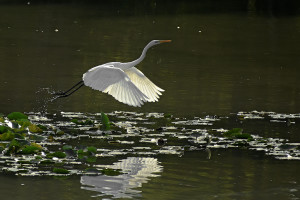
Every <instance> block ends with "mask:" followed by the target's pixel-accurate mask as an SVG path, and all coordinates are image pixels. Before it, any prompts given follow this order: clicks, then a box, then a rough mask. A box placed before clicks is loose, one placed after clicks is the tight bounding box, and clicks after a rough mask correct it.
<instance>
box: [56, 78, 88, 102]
mask: <svg viewBox="0 0 300 200" xmlns="http://www.w3.org/2000/svg"><path fill="white" fill-rule="evenodd" d="M82 82H83V81H82ZM77 85H79V83H78V84H76V85H75V86H77ZM75 86H73V87H72V88H71V89H73V88H74V87H75ZM82 86H84V83H81V85H79V86H78V87H77V88H76V89H75V90H73V91H72V92H70V93H67V92H69V91H70V90H71V89H70V90H68V91H66V92H65V93H63V94H62V95H59V96H58V98H63V97H68V96H70V95H71V94H73V93H74V92H76V91H77V90H79V88H81V87H82Z"/></svg>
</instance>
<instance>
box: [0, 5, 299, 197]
mask: <svg viewBox="0 0 300 200" xmlns="http://www.w3.org/2000/svg"><path fill="white" fill-rule="evenodd" d="M20 2H21V3H18V4H10V3H8V4H5V3H1V4H0V12H1V18H0V36H1V40H0V60H1V64H0V72H1V80H0V97H1V101H0V109H1V110H0V112H1V113H4V115H7V114H8V113H10V112H13V111H20V112H26V113H34V114H32V115H35V114H36V113H42V115H43V113H48V118H50V119H51V120H53V121H51V124H54V125H55V126H58V127H60V126H63V125H58V124H59V122H60V119H59V118H57V117H55V116H58V115H61V114H62V111H65V112H66V111H70V112H82V113H92V114H93V113H100V112H101V111H103V112H105V113H114V111H132V112H136V113H145V115H146V114H147V113H153V112H159V113H165V114H172V115H173V117H174V118H178V119H176V120H175V121H182V120H191V121H193V120H196V121H197V120H199V119H204V118H205V117H206V116H209V117H208V118H209V119H210V118H212V119H215V118H216V119H221V120H220V121H214V125H213V127H209V128H207V125H203V124H196V125H195V124H192V126H191V127H189V128H187V127H185V126H187V125H186V124H179V125H178V126H184V127H181V128H185V129H180V130H181V131H178V130H177V132H176V135H177V136H182V135H180V134H181V133H182V134H183V135H184V134H185V133H186V129H192V130H196V129H206V130H210V129H213V128H216V129H228V130H229V129H232V128H243V130H244V132H246V133H250V134H252V135H258V136H260V137H264V138H279V139H287V140H288V141H285V142H288V143H289V144H292V143H293V144H297V145H298V143H299V141H300V135H299V130H300V126H299V122H300V121H299V118H297V117H298V115H297V117H296V118H293V115H292V116H291V115H290V114H297V113H300V105H299V104H298V102H299V101H300V88H299V85H300V78H299V74H300V73H299V67H298V65H299V64H300V56H299V54H298V52H300V46H299V45H298V44H299V43H300V37H299V32H300V17H299V15H298V14H297V13H296V14H295V13H293V15H286V14H282V13H279V14H278V13H273V12H270V11H267V12H259V10H253V9H250V8H249V10H248V11H245V10H243V9H238V8H237V7H238V6H240V4H239V3H237V2H238V1H230V2H233V3H230V4H229V5H227V4H226V5H224V4H225V3H220V5H216V4H213V3H211V2H210V1H203V2H204V3H203V4H201V3H199V2H190V3H183V2H184V1H183V2H181V1H175V2H176V3H174V4H171V3H167V1H166V2H165V3H159V2H156V3H155V1H152V3H149V4H145V5H144V4H141V3H136V4H134V3H132V2H133V1H130V2H131V3H129V4H128V5H125V4H124V3H120V2H119V1H115V2H114V3H103V4H99V3H98V4H97V3H94V4H80V3H78V2H76V1H74V2H75V3H74V2H73V3H65V4H58V3H57V4H49V3H48V4H42V3H35V2H34V1H32V2H24V3H22V1H20ZM249 2H251V1H249ZM153 39H170V40H172V42H171V43H167V44H162V45H159V46H155V47H153V48H151V49H150V50H149V51H148V53H147V57H146V58H145V60H144V61H143V62H142V63H141V64H139V66H138V68H139V69H140V70H141V71H143V73H144V74H145V75H147V77H149V78H150V80H152V81H153V82H154V83H155V84H157V85H158V86H159V87H161V88H163V89H165V92H164V93H163V95H162V96H161V98H160V100H159V102H156V103H146V104H145V105H144V106H142V107H141V108H134V107H130V106H127V105H124V104H121V103H119V102H117V101H116V100H114V99H113V98H112V97H111V96H108V95H106V94H102V93H100V92H97V91H94V90H92V89H90V88H87V87H84V88H82V89H80V90H79V91H78V92H76V93H74V94H73V95H72V96H70V97H68V98H64V99H57V100H55V101H50V100H51V98H52V95H51V92H53V91H58V90H65V89H68V88H69V87H71V86H72V85H73V84H75V83H77V82H78V81H79V80H81V77H82V74H83V73H85V72H86V71H87V70H88V69H90V68H91V67H94V66H96V65H99V64H103V63H106V62H111V61H120V62H127V61H132V60H134V59H136V58H137V57H138V56H139V55H140V53H141V51H142V49H143V48H144V46H145V45H146V44H147V43H148V42H149V41H150V40H153ZM253 110H258V111H266V112H270V113H267V115H263V114H261V113H260V114H259V115H258V116H264V119H263V120H261V119H255V118H250V120H247V116H248V114H249V112H250V111H253ZM242 111H245V112H246V113H242ZM271 112H274V113H273V114H274V115H276V114H277V113H284V114H285V116H284V117H282V118H280V116H279V117H278V116H277V117H278V118H276V116H271V117H270V115H272V113H271ZM49 113H50V114H49ZM255 113H256V112H254V114H255ZM252 114H253V113H252ZM83 115H84V117H85V116H89V114H83ZM241 115H242V116H243V120H241V117H239V116H241ZM111 116H112V115H109V117H111ZM232 116H234V117H232ZM255 116H257V115H255ZM287 116H288V117H287ZM146 119H148V118H146ZM244 119H245V120H244ZM272 120H273V121H272ZM276 120H277V121H276ZM191 121H189V122H191ZM113 122H114V123H117V122H118V121H117V120H114V121H113ZM154 122H155V123H158V122H156V121H155V120H154ZM45 124H46V123H45ZM173 125H174V124H173ZM145 126H146V127H147V126H148V125H145ZM163 127H165V126H163ZM123 128H124V127H123ZM147 128H149V127H147ZM141 130H144V129H141ZM141 130H140V129H139V130H137V131H140V132H143V131H141ZM159 130H160V129H159ZM133 131H135V130H133ZM163 131H165V130H164V129H163ZM168 131H171V130H168ZM199 131H200V132H201V130H199ZM66 132H67V131H66ZM154 132H155V133H153V134H161V131H154ZM187 132H188V131H187ZM178 133H180V134H178ZM85 134H89V132H85ZM149 137H154V138H159V136H157V135H156V136H155V135H152V136H149ZM162 137H163V138H165V137H164V136H162ZM166 137H167V136H166ZM196 140H197V139H196ZM95 141H96V142H95ZM129 141H134V142H135V143H134V144H135V145H136V146H135V145H132V146H130V143H129V146H130V149H133V151H134V152H139V151H142V152H143V151H144V150H145V151H147V152H148V148H149V146H147V148H146V149H138V148H141V147H143V146H142V145H137V143H136V142H137V141H136V139H134V138H133V139H131V140H129ZM80 142H81V143H86V144H85V145H88V144H89V142H86V140H84V137H83V138H82V139H81V140H79V141H78V143H80ZM93 142H94V143H93V145H95V144H97V138H96V139H93ZM144 142H145V141H144ZM150 142H151V140H150ZM74 143H75V142H73V143H72V145H75V144H74ZM138 144H139V143H138ZM167 144H168V143H167ZM169 144H170V145H171V143H170V141H169ZM111 145H113V144H111ZM124 145H125V144H124ZM127 145H128V144H127ZM176 145H178V144H176ZM176 145H175V146H176ZM180 145H182V144H180ZM278 145H280V144H278ZM95 146H96V147H97V148H98V150H97V151H100V150H99V149H101V147H100V146H99V145H98V146H97V145H95ZM275 146H276V145H275ZM106 147H107V146H106ZM106 147H105V148H103V152H104V153H105V152H106V151H105V149H106ZM135 148H137V149H135ZM151 148H152V147H151ZM108 149H110V148H108ZM124 149H126V148H124ZM209 149H210V152H208V151H207V150H205V149H198V150H195V151H194V150H191V151H186V152H185V151H184V153H182V152H181V153H180V154H177V153H176V152H177V149H175V150H174V149H171V150H174V151H175V153H174V154H170V155H169V154H165V153H155V154H149V155H143V156H137V155H132V153H128V154H127V153H126V154H125V155H124V154H122V152H121V151H120V152H121V153H120V152H118V151H112V152H115V155H113V156H111V157H107V158H106V157H105V158H104V159H103V161H101V159H100V160H99V159H97V165H99V166H96V167H100V168H101V167H103V166H100V165H106V166H108V167H109V168H113V169H122V170H123V171H125V172H126V173H124V174H120V175H118V176H104V175H99V174H97V175H94V176H88V175H86V174H82V175H72V176H67V177H65V176H59V177H56V176H55V177H54V176H35V177H30V176H29V177H28V176H25V177H23V176H21V175H11V174H7V173H4V172H3V173H1V175H0V177H1V181H0V188H1V189H0V191H1V197H3V198H4V197H5V198H13V199H32V198H37V197H38V199H53V198H56V199H112V198H123V199H126V198H137V199H182V198H188V199H299V198H300V191H299V190H300V183H299V181H300V176H299V173H298V170H299V161H298V160H294V159H290V160H289V159H284V160H282V159H276V156H274V155H268V154H267V153H265V152H264V151H263V152H261V151H256V150H249V149H243V148H209ZM154 150H155V151H154ZM154 150H153V151H152V150H151V151H149V153H153V152H157V151H156V150H158V149H154ZM160 150H161V152H164V150H170V149H164V147H162V148H161V149H160ZM298 150H299V146H298ZM98 153H99V152H98ZM117 154H118V155H117ZM292 156H293V155H292ZM208 157H209V158H210V159H208ZM296 157H299V155H296ZM288 158H289V157H288ZM12 159H14V158H12ZM0 164H2V160H1V162H0Z"/></svg>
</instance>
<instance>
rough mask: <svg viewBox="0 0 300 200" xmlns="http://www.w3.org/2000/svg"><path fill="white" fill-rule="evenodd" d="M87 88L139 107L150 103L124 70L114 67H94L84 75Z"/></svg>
mask: <svg viewBox="0 0 300 200" xmlns="http://www.w3.org/2000/svg"><path fill="white" fill-rule="evenodd" d="M83 81H84V84H85V85H86V86H89V87H91V88H93V89H95V90H99V91H102V92H105V93H108V94H110V95H112V96H113V97H114V98H115V99H116V100H118V101H120V102H122V103H125V104H128V105H131V106H138V107H140V106H141V105H143V104H144V102H146V101H148V97H147V96H146V95H145V94H143V92H141V91H140V90H139V89H138V87H137V86H136V85H135V84H133V83H132V82H131V80H130V78H129V77H128V75H127V74H126V73H124V71H123V70H121V69H118V68H115V67H113V66H112V65H111V66H109V65H100V66H98V67H94V68H92V69H91V70H89V71H88V72H86V73H85V74H84V75H83Z"/></svg>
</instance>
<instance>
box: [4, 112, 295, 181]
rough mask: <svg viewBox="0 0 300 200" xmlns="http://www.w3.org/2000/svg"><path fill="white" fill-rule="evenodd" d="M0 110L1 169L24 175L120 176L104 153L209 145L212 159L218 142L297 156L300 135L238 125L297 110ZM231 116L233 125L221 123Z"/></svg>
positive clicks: (278, 120) (286, 117)
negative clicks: (293, 137)
mask: <svg viewBox="0 0 300 200" xmlns="http://www.w3.org/2000/svg"><path fill="white" fill-rule="evenodd" d="M0 117H1V118H0V171H2V172H3V173H13V174H16V175H21V176H44V175H47V176H57V175H64V176H65V175H74V174H75V175H101V174H104V175H106V176H121V175H122V174H124V173H125V174H126V172H125V171H123V170H120V169H118V168H111V166H104V165H101V163H103V162H107V160H106V158H116V159H120V158H124V156H125V157H130V158H134V157H138V158H142V157H147V158H149V157H156V156H157V155H161V154H163V155H175V156H182V155H184V153H185V152H186V151H195V150H198V151H202V150H203V151H206V152H209V155H208V158H212V159H213V156H214V155H213V154H214V152H213V149H215V148H243V149H245V148H246V149H249V150H255V151H263V152H265V154H266V155H268V156H272V157H273V158H275V159H281V160H300V143H297V142H289V141H288V140H287V139H284V138H276V137H266V136H265V135H264V134H262V133H261V132H263V131H261V132H259V131H255V130H253V129H249V128H248V129H247V127H245V126H243V125H244V124H245V123H247V122H251V123H253V122H255V123H265V124H267V125H270V126H272V125H273V126H274V125H275V124H278V125H283V126H284V127H289V126H291V125H293V124H296V123H298V122H299V121H300V114H277V113H274V112H258V111H253V112H239V113H237V114H232V115H231V116H229V117H218V116H206V117H202V118H200V117H194V118H192V119H186V118H176V117H174V116H173V115H171V114H164V113H135V112H121V111H116V112H112V113H107V114H104V113H95V114H84V113H75V112H61V113H58V114H41V113H26V114H23V113H19V112H13V113H10V114H9V115H7V116H4V115H1V116H0ZM230 120H232V121H234V124H235V126H234V127H231V128H229V129H228V128H224V127H226V126H228V121H230ZM282 122H285V123H282ZM239 126H240V127H239ZM274 134H275V133H274ZM133 160H134V159H133Z"/></svg>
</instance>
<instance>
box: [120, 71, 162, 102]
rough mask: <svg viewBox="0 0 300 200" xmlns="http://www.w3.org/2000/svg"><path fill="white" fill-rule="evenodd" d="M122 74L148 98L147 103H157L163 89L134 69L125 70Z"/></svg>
mask: <svg viewBox="0 0 300 200" xmlns="http://www.w3.org/2000/svg"><path fill="white" fill-rule="evenodd" d="M124 72H125V73H126V74H127V75H128V77H129V78H130V79H131V81H132V82H133V84H134V85H135V86H136V87H137V88H138V89H139V90H140V91H141V92H142V93H144V94H145V95H146V96H147V97H148V98H147V101H148V102H154V101H158V99H159V95H161V92H163V91H164V90H163V89H161V88H159V87H158V86H156V85H155V84H154V83H153V82H151V81H150V80H149V79H148V78H147V77H146V76H145V75H144V74H143V73H142V72H141V71H140V70H138V69H137V68H135V67H132V68H130V69H126V70H124Z"/></svg>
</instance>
